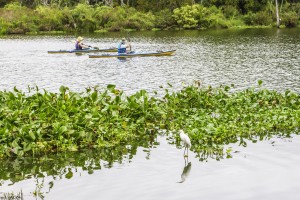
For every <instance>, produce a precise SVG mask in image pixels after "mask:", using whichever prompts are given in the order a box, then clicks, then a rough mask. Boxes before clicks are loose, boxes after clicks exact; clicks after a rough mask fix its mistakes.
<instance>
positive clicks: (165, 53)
mask: <svg viewBox="0 0 300 200" xmlns="http://www.w3.org/2000/svg"><path fill="white" fill-rule="evenodd" d="M175 51H176V50H171V51H153V52H144V53H138V52H130V53H118V54H89V58H128V57H138V56H171V55H172V54H173V53H174V52H175Z"/></svg>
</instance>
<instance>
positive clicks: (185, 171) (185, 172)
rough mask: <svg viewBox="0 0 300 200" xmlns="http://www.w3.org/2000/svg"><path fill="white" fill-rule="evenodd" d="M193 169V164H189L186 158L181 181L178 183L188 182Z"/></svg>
mask: <svg viewBox="0 0 300 200" xmlns="http://www.w3.org/2000/svg"><path fill="white" fill-rule="evenodd" d="M191 168H192V162H189V160H188V157H185V158H184V168H183V171H182V174H181V181H179V182H177V183H183V182H184V181H186V179H187V177H188V176H189V174H190V172H191Z"/></svg>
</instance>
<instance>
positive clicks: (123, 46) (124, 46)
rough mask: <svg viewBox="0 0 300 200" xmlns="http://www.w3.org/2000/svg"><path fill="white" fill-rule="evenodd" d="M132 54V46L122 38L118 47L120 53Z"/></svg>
mask: <svg viewBox="0 0 300 200" xmlns="http://www.w3.org/2000/svg"><path fill="white" fill-rule="evenodd" d="M129 52H131V45H130V43H129V42H127V41H126V39H125V38H122V40H121V42H120V44H119V45H118V53H129Z"/></svg>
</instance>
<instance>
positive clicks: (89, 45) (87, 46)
mask: <svg viewBox="0 0 300 200" xmlns="http://www.w3.org/2000/svg"><path fill="white" fill-rule="evenodd" d="M72 42H76V40H72ZM82 45H85V46H87V47H89V48H93V49H97V50H98V49H100V48H99V47H93V46H91V45H87V44H83V43H82Z"/></svg>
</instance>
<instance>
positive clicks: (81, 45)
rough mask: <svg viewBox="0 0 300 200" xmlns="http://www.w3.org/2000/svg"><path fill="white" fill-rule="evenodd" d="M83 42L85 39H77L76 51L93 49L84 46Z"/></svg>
mask: <svg viewBox="0 0 300 200" xmlns="http://www.w3.org/2000/svg"><path fill="white" fill-rule="evenodd" d="M82 41H83V37H78V38H77V39H76V43H75V49H76V50H82V49H88V48H90V47H91V46H89V45H85V44H83V43H82Z"/></svg>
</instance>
